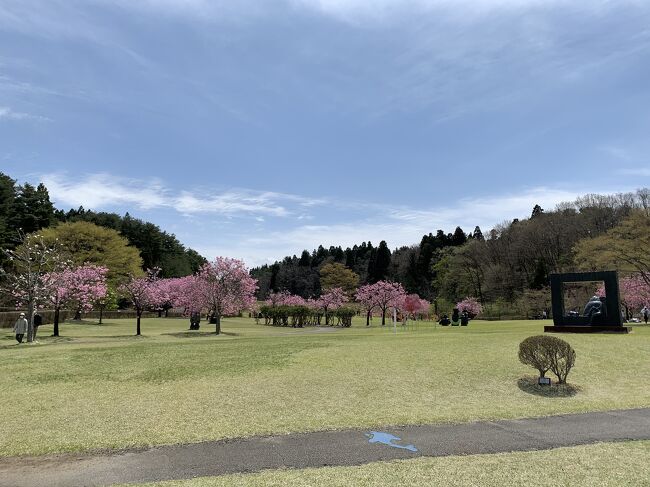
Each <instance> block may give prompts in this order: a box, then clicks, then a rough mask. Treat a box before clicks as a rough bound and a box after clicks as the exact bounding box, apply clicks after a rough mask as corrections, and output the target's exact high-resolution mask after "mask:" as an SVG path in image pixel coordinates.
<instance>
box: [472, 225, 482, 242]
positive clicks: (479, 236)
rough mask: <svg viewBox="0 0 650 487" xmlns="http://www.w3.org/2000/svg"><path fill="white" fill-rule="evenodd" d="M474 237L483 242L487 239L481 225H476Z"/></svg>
mask: <svg viewBox="0 0 650 487" xmlns="http://www.w3.org/2000/svg"><path fill="white" fill-rule="evenodd" d="M472 238H473V239H474V240H479V241H481V242H482V241H484V240H485V237H483V232H482V231H481V227H479V226H478V225H477V226H476V227H474V233H473V234H472Z"/></svg>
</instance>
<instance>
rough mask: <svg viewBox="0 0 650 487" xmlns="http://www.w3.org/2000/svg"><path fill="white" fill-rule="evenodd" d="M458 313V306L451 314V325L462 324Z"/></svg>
mask: <svg viewBox="0 0 650 487" xmlns="http://www.w3.org/2000/svg"><path fill="white" fill-rule="evenodd" d="M458 313H459V311H458V308H454V312H453V313H452V314H451V326H458V325H459V324H460V315H459V314H458Z"/></svg>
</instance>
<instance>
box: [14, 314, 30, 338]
mask: <svg viewBox="0 0 650 487" xmlns="http://www.w3.org/2000/svg"><path fill="white" fill-rule="evenodd" d="M14 333H15V334H16V341H17V342H18V343H23V337H24V336H25V333H27V319H26V318H25V313H20V315H19V316H18V319H17V320H16V323H15V324H14Z"/></svg>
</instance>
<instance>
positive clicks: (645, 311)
mask: <svg viewBox="0 0 650 487" xmlns="http://www.w3.org/2000/svg"><path fill="white" fill-rule="evenodd" d="M641 314H642V315H643V321H645V324H646V325H647V324H648V318H650V309H648V307H647V306H644V307H643V309H642V310H641Z"/></svg>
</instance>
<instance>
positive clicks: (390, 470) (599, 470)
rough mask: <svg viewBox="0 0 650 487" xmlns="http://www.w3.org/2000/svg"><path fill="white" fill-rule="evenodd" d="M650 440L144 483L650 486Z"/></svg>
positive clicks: (217, 486) (191, 486) (185, 486)
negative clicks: (649, 460)
mask: <svg viewBox="0 0 650 487" xmlns="http://www.w3.org/2000/svg"><path fill="white" fill-rule="evenodd" d="M648 458H650V442H647V441H644V442H628V443H601V444H597V445H589V446H577V447H572V448H558V449H556V450H547V451H540V452H517V453H502V454H497V455H469V456H457V457H438V458H419V459H416V460H401V461H394V462H378V463H370V464H367V465H362V466H360V467H326V468H313V469H305V470H275V471H273V470H270V471H266V472H262V473H259V474H244V475H227V476H223V477H206V478H198V479H192V480H182V481H173V482H159V483H155V484H146V485H141V486H140V487H154V486H155V487H222V486H223V487H225V486H231V485H237V486H239V487H281V486H285V485H308V486H310V487H320V486H322V487H345V486H355V487H356V486H359V487H363V486H372V485H381V486H396V487H397V486H404V485H408V486H431V485H444V486H449V487H453V486H481V487H508V486H512V487H520V486H522V485H525V486H527V487H536V486H549V485H553V486H572V487H574V486H589V487H596V486H600V487H605V486H611V487H625V486H629V487H642V486H648V485H650V463H649V462H648Z"/></svg>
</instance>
